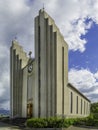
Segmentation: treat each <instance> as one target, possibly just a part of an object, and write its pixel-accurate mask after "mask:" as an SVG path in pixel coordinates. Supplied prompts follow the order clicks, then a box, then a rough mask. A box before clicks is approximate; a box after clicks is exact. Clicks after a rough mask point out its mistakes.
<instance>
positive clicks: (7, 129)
mask: <svg viewBox="0 0 98 130" xmlns="http://www.w3.org/2000/svg"><path fill="white" fill-rule="evenodd" d="M0 130H23V129H19V128H18V127H17V126H11V125H8V124H4V123H1V122H0ZM24 130H31V129H26V128H25V129H24ZM32 130H35V129H34V128H33V129H32ZM37 130H38V129H37ZM40 130H41V129H40ZM63 130H98V128H96V129H93V128H81V127H74V126H71V127H69V128H65V129H63Z"/></svg>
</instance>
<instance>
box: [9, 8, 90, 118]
mask: <svg viewBox="0 0 98 130" xmlns="http://www.w3.org/2000/svg"><path fill="white" fill-rule="evenodd" d="M34 27H35V34H34V35H35V58H34V59H33V58H32V57H31V52H30V53H29V57H28V56H27V54H26V53H25V52H24V50H23V48H22V46H20V45H19V43H18V41H17V40H13V41H12V46H11V48H10V101H11V103H10V107H11V117H12V118H13V117H15V116H18V117H46V118H48V117H55V116H60V117H66V118H70V117H86V116H88V115H89V114H90V100H89V99H88V98H87V97H86V96H84V95H83V94H82V93H81V92H79V91H78V90H77V89H76V88H75V87H74V86H73V85H72V84H70V83H68V45H67V43H66V42H65V40H64V37H63V36H62V34H61V33H60V31H59V28H58V27H57V26H56V24H55V22H54V20H53V19H52V18H51V17H50V16H49V15H48V14H47V13H46V12H45V10H44V9H41V10H40V11H39V15H38V16H36V17H35V25H34ZM77 80H78V79H77Z"/></svg>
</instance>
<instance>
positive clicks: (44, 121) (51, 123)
mask: <svg viewBox="0 0 98 130" xmlns="http://www.w3.org/2000/svg"><path fill="white" fill-rule="evenodd" d="M76 121H77V119H63V118H54V117H53V118H31V119H28V120H27V122H26V124H27V126H28V127H32V128H62V127H69V126H70V125H73V124H74V123H75V122H76Z"/></svg>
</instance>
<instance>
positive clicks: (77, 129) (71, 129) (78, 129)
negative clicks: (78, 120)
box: [65, 126, 98, 130]
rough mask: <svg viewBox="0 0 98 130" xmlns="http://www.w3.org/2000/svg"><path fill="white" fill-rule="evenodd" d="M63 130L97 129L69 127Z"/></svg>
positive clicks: (94, 129)
mask: <svg viewBox="0 0 98 130" xmlns="http://www.w3.org/2000/svg"><path fill="white" fill-rule="evenodd" d="M65 130H98V128H83V127H74V126H71V127H69V128H67V129H65Z"/></svg>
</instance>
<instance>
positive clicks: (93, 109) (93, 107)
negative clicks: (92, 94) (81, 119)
mask: <svg viewBox="0 0 98 130" xmlns="http://www.w3.org/2000/svg"><path fill="white" fill-rule="evenodd" d="M91 113H98V102H96V103H92V104H91Z"/></svg>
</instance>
